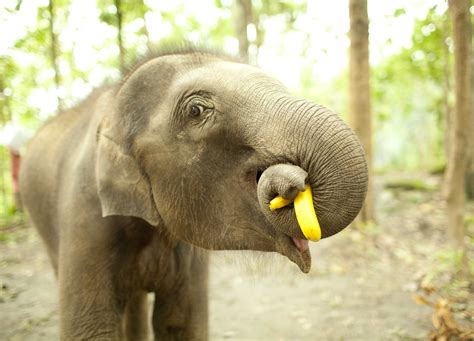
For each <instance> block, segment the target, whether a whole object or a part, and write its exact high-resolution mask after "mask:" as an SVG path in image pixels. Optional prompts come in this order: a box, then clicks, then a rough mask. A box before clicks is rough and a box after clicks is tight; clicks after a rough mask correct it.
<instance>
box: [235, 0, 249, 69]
mask: <svg viewBox="0 0 474 341" xmlns="http://www.w3.org/2000/svg"><path fill="white" fill-rule="evenodd" d="M234 23H235V34H236V36H237V39H238V40H239V54H240V56H241V57H242V58H244V59H245V60H246V61H248V60H249V47H250V42H249V38H248V35H247V27H248V25H249V24H251V23H252V1H251V0H235V1H234Z"/></svg>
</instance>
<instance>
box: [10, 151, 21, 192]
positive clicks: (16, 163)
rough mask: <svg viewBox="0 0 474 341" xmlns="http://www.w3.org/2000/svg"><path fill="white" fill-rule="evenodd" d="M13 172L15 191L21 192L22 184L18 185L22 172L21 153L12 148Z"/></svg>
mask: <svg viewBox="0 0 474 341" xmlns="http://www.w3.org/2000/svg"><path fill="white" fill-rule="evenodd" d="M10 159H11V172H12V184H13V193H20V186H19V185H18V176H19V174H20V159H21V158H20V154H19V153H17V152H15V151H13V150H10Z"/></svg>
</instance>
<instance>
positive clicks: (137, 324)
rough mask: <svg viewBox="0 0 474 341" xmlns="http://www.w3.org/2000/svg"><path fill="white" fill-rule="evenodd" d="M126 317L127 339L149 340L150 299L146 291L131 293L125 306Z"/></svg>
mask: <svg viewBox="0 0 474 341" xmlns="http://www.w3.org/2000/svg"><path fill="white" fill-rule="evenodd" d="M124 319H125V320H124V329H125V337H126V340H129V341H135V340H137V341H140V340H148V300H147V293H146V292H145V291H138V292H136V293H133V294H132V295H131V297H130V298H129V299H128V301H127V305H126V307H125V316H124Z"/></svg>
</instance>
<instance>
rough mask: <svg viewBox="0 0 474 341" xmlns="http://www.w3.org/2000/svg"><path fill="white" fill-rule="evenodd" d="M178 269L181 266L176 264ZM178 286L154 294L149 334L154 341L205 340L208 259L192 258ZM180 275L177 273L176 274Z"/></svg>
mask: <svg viewBox="0 0 474 341" xmlns="http://www.w3.org/2000/svg"><path fill="white" fill-rule="evenodd" d="M180 265H182V264H180ZM186 265H187V266H186V268H187V270H188V271H186V273H179V274H178V276H180V277H181V276H182V278H180V279H179V282H178V283H179V284H178V285H177V286H174V288H171V289H170V290H166V291H158V292H155V303H154V307H153V332H154V337H155V340H207V338H208V294H207V283H208V257H207V254H205V252H203V254H200V255H198V256H194V257H192V259H191V260H190V262H189V264H186ZM179 271H180V270H179Z"/></svg>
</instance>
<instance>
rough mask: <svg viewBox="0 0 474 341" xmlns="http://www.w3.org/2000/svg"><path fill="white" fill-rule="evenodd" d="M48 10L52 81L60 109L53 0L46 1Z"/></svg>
mask: <svg viewBox="0 0 474 341" xmlns="http://www.w3.org/2000/svg"><path fill="white" fill-rule="evenodd" d="M48 10H49V35H50V39H51V46H50V50H51V64H52V65H53V69H54V83H55V86H56V95H57V98H58V109H59V110H61V109H62V107H63V103H62V99H61V95H60V93H59V92H60V88H61V74H60V73H59V65H58V39H57V36H56V33H55V29H54V22H55V21H56V19H55V18H56V17H55V7H54V0H49V3H48Z"/></svg>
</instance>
